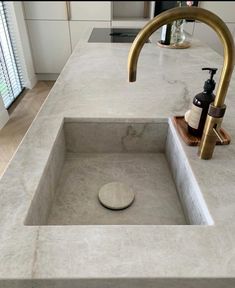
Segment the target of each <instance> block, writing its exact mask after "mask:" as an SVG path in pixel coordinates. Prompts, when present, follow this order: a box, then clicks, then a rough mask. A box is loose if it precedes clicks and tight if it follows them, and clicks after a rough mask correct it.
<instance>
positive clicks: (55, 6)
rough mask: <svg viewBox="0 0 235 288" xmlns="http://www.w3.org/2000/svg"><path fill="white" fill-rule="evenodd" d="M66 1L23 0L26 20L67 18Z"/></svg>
mask: <svg viewBox="0 0 235 288" xmlns="http://www.w3.org/2000/svg"><path fill="white" fill-rule="evenodd" d="M66 5H67V4H66V1H24V11H25V19H27V20H67V19H68V13H67V7H66Z"/></svg>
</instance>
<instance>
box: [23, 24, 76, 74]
mask: <svg viewBox="0 0 235 288" xmlns="http://www.w3.org/2000/svg"><path fill="white" fill-rule="evenodd" d="M26 21H27V26H28V33H29V38H30V43H31V48H32V53H33V60H34V68H35V72H36V73H60V72H61V70H62V68H63V67H64V64H65V63H66V61H67V59H68V58H69V56H70V54H71V46H70V37H69V33H68V31H69V27H68V26H69V23H68V21H48V20H42V21H38V20H26Z"/></svg>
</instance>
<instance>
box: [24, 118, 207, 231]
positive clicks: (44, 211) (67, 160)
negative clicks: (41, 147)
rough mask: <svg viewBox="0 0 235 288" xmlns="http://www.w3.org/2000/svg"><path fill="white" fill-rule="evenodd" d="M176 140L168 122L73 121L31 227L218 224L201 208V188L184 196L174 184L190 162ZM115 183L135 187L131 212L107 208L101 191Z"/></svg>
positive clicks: (48, 171)
mask: <svg viewBox="0 0 235 288" xmlns="http://www.w3.org/2000/svg"><path fill="white" fill-rule="evenodd" d="M173 138H174V137H173V134H172V133H171V131H170V129H169V125H168V123H166V122H164V123H154V122H152V123H128V122H122V123H120V122H113V123H108V122H81V121H71V122H69V121H68V122H65V123H64V124H63V127H62V129H61V130H60V132H59V134H58V137H57V140H56V142H55V144H54V147H53V149H52V151H51V155H50V158H49V159H48V163H47V166H46V168H45V171H44V174H43V176H42V178H41V181H40V184H39V186H38V189H37V191H36V193H35V196H34V199H33V201H32V204H31V206H30V208H29V211H28V215H27V217H26V220H25V225H186V224H210V223H209V222H210V220H208V219H207V218H208V217H207V216H205V215H208V212H207V211H206V212H205V211H204V210H205V207H203V208H201V206H200V205H199V204H195V203H197V202H196V201H195V199H194V196H193V195H194V194H195V193H196V194H197V193H198V192H197V191H196V192H195V191H194V190H195V187H193V189H194V190H193V189H191V188H190V189H191V190H192V191H191V192H190V193H188V192H187V191H186V190H187V187H186V190H185V189H184V191H179V189H178V192H177V187H176V185H175V182H174V179H175V180H176V184H177V183H178V182H179V175H180V174H179V173H180V171H182V169H184V168H183V167H182V165H185V164H184V160H183V159H178V157H179V155H180V154H179V153H178V152H177V151H176V149H177V146H176V145H175V144H174V143H173V140H174V139H173ZM175 153H176V155H174V154H175ZM173 159H178V160H177V161H174V160H173ZM168 163H170V165H169V164H168ZM177 165H178V167H176V166H177ZM177 169H180V170H179V171H178V172H177ZM171 170H172V171H171ZM172 175H173V176H172ZM185 177H186V175H183V178H185ZM110 182H122V183H125V184H127V185H129V186H131V187H132V189H133V191H134V193H135V201H134V203H133V204H132V205H131V206H130V207H129V208H127V209H125V210H119V211H112V210H108V209H106V208H105V207H103V206H102V205H101V204H100V203H99V200H98V192H99V190H100V188H101V187H102V186H103V185H105V184H107V183H110ZM178 188H179V187H178ZM185 191H186V192H185ZM186 193H187V194H188V195H187V197H185V195H186ZM195 198H196V196H195Z"/></svg>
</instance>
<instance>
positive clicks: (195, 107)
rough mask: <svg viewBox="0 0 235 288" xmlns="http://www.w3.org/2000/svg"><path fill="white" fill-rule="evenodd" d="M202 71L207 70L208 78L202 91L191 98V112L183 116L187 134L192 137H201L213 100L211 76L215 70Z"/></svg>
mask: <svg viewBox="0 0 235 288" xmlns="http://www.w3.org/2000/svg"><path fill="white" fill-rule="evenodd" d="M202 70H208V71H209V73H210V78H209V79H208V80H207V81H205V84H204V91H203V92H202V93H199V94H197V95H196V96H195V97H194V98H193V104H192V108H191V110H189V111H188V112H186V114H185V120H186V122H187V123H188V132H189V133H190V134H191V135H194V136H202V132H203V129H204V125H205V122H206V117H207V113H208V109H209V106H210V104H211V103H212V102H214V99H215V95H214V94H213V90H214V89H215V85H216V83H215V81H214V79H213V76H214V75H215V73H216V71H217V69H216V68H202Z"/></svg>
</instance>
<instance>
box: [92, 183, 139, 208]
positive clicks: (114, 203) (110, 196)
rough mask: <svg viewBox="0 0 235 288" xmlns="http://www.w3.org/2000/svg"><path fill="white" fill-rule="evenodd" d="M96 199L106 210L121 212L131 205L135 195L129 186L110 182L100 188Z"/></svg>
mask: <svg viewBox="0 0 235 288" xmlns="http://www.w3.org/2000/svg"><path fill="white" fill-rule="evenodd" d="M98 197H99V200H100V203H101V204H102V205H104V206H105V207H106V208H109V209H112V210H121V209H125V208H127V207H128V206H130V205H131V204H132V203H133V201H134V199H135V194H134V192H133V191H132V189H131V188H130V187H129V186H127V185H125V184H123V183H121V182H111V183H108V184H105V185H104V186H102V187H101V189H100V191H99V195H98Z"/></svg>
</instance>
